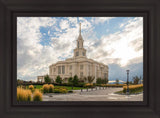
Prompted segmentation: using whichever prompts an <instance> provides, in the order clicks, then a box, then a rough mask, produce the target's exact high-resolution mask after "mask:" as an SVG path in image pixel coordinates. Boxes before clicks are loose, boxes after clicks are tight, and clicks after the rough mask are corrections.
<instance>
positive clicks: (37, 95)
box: [33, 89, 42, 101]
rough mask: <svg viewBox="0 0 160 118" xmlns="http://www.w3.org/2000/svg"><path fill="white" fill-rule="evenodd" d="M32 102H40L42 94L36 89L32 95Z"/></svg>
mask: <svg viewBox="0 0 160 118" xmlns="http://www.w3.org/2000/svg"><path fill="white" fill-rule="evenodd" d="M33 101H42V93H41V92H40V91H39V90H37V89H36V90H35V91H34V93H33Z"/></svg>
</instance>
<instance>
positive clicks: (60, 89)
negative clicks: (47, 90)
mask: <svg viewBox="0 0 160 118" xmlns="http://www.w3.org/2000/svg"><path fill="white" fill-rule="evenodd" d="M67 92H68V90H67V89H66V88H64V87H57V88H55V89H54V93H67Z"/></svg>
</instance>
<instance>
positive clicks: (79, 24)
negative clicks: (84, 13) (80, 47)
mask: <svg viewBox="0 0 160 118" xmlns="http://www.w3.org/2000/svg"><path fill="white" fill-rule="evenodd" d="M79 35H81V23H79Z"/></svg>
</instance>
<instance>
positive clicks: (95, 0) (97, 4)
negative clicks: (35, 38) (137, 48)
mask: <svg viewBox="0 0 160 118" xmlns="http://www.w3.org/2000/svg"><path fill="white" fill-rule="evenodd" d="M159 14H160V1H159V0H144V1H143V0H138V1H131V0H126V1H123V0H112V1H107V0H85V1H74V0H54V1H51V0H32V1H30V0H0V117H2V118H10V117H11V118H14V117H16V118H17V117H37V118H41V117H42V118H43V117H95V118H96V117H111V118H116V117H123V118H127V117H130V118H143V117H145V118H158V117H160V100H159V99H160V94H159V91H158V90H160V86H159V84H160V79H159V77H160V73H158V67H159V65H160V62H159V61H158V60H159V59H160V53H159V52H158V50H159V49H160V47H158V46H159V44H160V40H158V39H159V38H160V15H159ZM17 16H143V17H144V78H145V79H144V91H145V92H144V101H143V102H97V101H95V102H21V103H17V102H16V64H17V63H16V51H17V50H16V45H17V42H16V17H17Z"/></svg>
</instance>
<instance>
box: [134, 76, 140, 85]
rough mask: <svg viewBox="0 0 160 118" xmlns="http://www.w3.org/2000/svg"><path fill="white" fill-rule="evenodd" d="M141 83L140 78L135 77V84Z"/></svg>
mask: <svg viewBox="0 0 160 118" xmlns="http://www.w3.org/2000/svg"><path fill="white" fill-rule="evenodd" d="M139 81H140V78H139V77H138V76H135V77H133V83H134V84H138V83H139Z"/></svg>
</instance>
